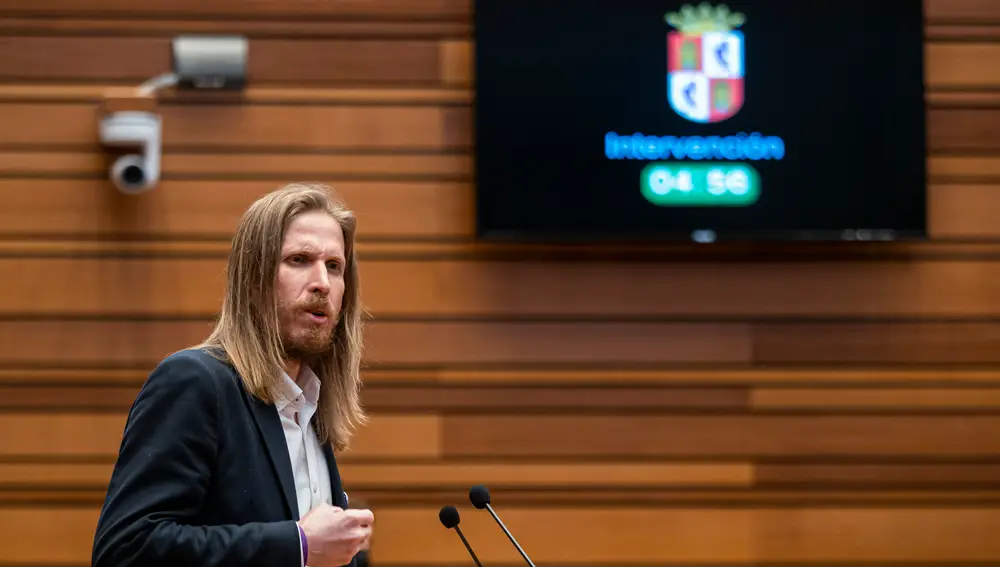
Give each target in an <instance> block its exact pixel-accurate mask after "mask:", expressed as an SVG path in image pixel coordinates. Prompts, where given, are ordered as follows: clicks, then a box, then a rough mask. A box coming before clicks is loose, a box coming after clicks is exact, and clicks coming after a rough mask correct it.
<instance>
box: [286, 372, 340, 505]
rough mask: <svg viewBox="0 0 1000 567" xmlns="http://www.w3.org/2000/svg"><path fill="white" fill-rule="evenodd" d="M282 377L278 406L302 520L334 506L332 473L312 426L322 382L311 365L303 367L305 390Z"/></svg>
mask: <svg viewBox="0 0 1000 567" xmlns="http://www.w3.org/2000/svg"><path fill="white" fill-rule="evenodd" d="M282 377H283V381H282V386H281V394H282V397H281V399H279V400H278V402H277V403H276V404H275V406H276V407H277V410H278V416H279V417H280V418H281V428H282V430H283V431H284V432H285V443H286V444H287V445H288V458H289V460H290V461H291V463H292V476H293V477H294V479H295V496H296V500H297V502H298V511H299V518H301V517H302V516H304V515H305V514H306V512H308V511H309V510H312V509H313V508H315V507H317V506H319V505H320V504H322V503H324V502H325V503H327V504H333V497H332V494H331V488H330V470H329V469H328V468H327V464H326V459H325V458H324V457H323V449H322V447H320V444H319V438H318V437H316V432H315V431H314V430H313V427H312V418H313V415H315V413H316V408H317V406H318V403H319V389H320V382H319V378H317V377H316V374H315V373H314V372H313V371H312V370H311V369H310V368H309V367H307V366H303V367H302V370H301V372H300V373H299V381H300V382H301V383H302V386H301V387H300V386H299V384H296V382H295V380H292V379H291V377H289V376H288V374H287V373H282Z"/></svg>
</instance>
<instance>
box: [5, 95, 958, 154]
mask: <svg viewBox="0 0 1000 567" xmlns="http://www.w3.org/2000/svg"><path fill="white" fill-rule="evenodd" d="M95 112H97V105H96V103H76V104H70V103H67V104H33V103H21V104H19V103H10V104H3V105H0V123H2V124H4V125H5V127H4V128H3V129H2V130H0V144H37V145H45V144H55V145H58V146H61V147H66V146H71V147H81V146H85V147H97V144H98V143H99V140H98V133H97V123H96V118H95ZM158 112H159V113H160V115H161V116H162V117H163V144H164V146H165V148H167V149H168V150H175V149H181V148H198V149H199V150H201V149H203V148H217V149H223V148H224V149H227V150H235V149H241V150H254V151H260V150H264V149H268V150H275V149H285V150H297V151H302V150H310V151H312V150H381V151H385V150H401V149H407V150H414V151H417V150H420V151H428V150H437V151H440V150H446V149H467V148H469V147H470V144H471V136H472V129H471V114H470V111H469V109H468V108H467V107H460V108H450V107H440V106H364V105H362V104H356V105H353V106H302V105H300V106H288V105H253V104H247V105H208V104H206V105H163V106H161V107H160V108H159V111H158ZM945 112H948V111H945ZM390 132H391V135H390V134H389V133H390Z"/></svg>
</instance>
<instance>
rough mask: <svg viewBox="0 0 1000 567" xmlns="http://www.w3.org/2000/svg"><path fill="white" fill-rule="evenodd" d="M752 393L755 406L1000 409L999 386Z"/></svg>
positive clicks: (873, 408) (787, 407) (776, 389)
mask: <svg viewBox="0 0 1000 567" xmlns="http://www.w3.org/2000/svg"><path fill="white" fill-rule="evenodd" d="M750 397H751V404H752V405H753V407H754V408H759V409H768V410H770V409H795V410H819V411H827V410H837V409H867V410H901V411H912V410H914V409H920V410H934V409H946V410H949V411H957V410H967V411H968V410H972V411H984V410H1000V389H983V388H978V389H972V388H968V389H965V388H963V389H945V388H894V389H874V388H856V389H835V388H822V389H809V388H760V389H755V390H754V391H753V392H752V393H751V394H750Z"/></svg>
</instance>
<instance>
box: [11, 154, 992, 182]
mask: <svg viewBox="0 0 1000 567" xmlns="http://www.w3.org/2000/svg"><path fill="white" fill-rule="evenodd" d="M996 161H997V165H996V169H997V171H1000V159H997V160H996ZM161 166H162V167H163V176H164V177H165V178H167V179H185V178H195V179H211V178H214V177H241V178H252V179H257V180H263V179H275V180H280V181H282V182H285V181H287V180H288V179H289V178H292V177H308V176H313V177H324V178H334V179H344V178H353V177H361V178H375V179H400V180H404V179H409V180H414V179H424V178H432V179H456V180H463V181H469V180H470V179H471V176H472V156H471V155H462V154H423V155H407V154H398V155H391V154H390V155H365V154H358V155H350V154H346V155H345V154H330V155H314V154H205V153H167V154H164V155H163V158H162V161H161ZM942 167H945V168H950V169H946V171H954V172H957V173H956V174H958V175H961V174H962V173H963V172H964V173H965V174H967V175H969V174H975V172H977V171H982V170H983V167H985V166H978V165H975V164H974V165H972V166H966V165H963V164H962V163H961V162H957V163H953V162H948V161H945V162H942ZM107 173H108V158H107V156H106V155H105V154H103V153H82V152H80V153H72V152H50V151H5V150H0V175H3V176H4V177H17V176H36V175H45V176H49V177H63V178H65V177H97V178H101V179H104V178H105V177H106V176H107ZM998 175H1000V173H998Z"/></svg>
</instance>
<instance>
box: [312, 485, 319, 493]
mask: <svg viewBox="0 0 1000 567" xmlns="http://www.w3.org/2000/svg"><path fill="white" fill-rule="evenodd" d="M317 492H319V487H318V486H316V485H315V484H314V485H313V494H316V493H317Z"/></svg>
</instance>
